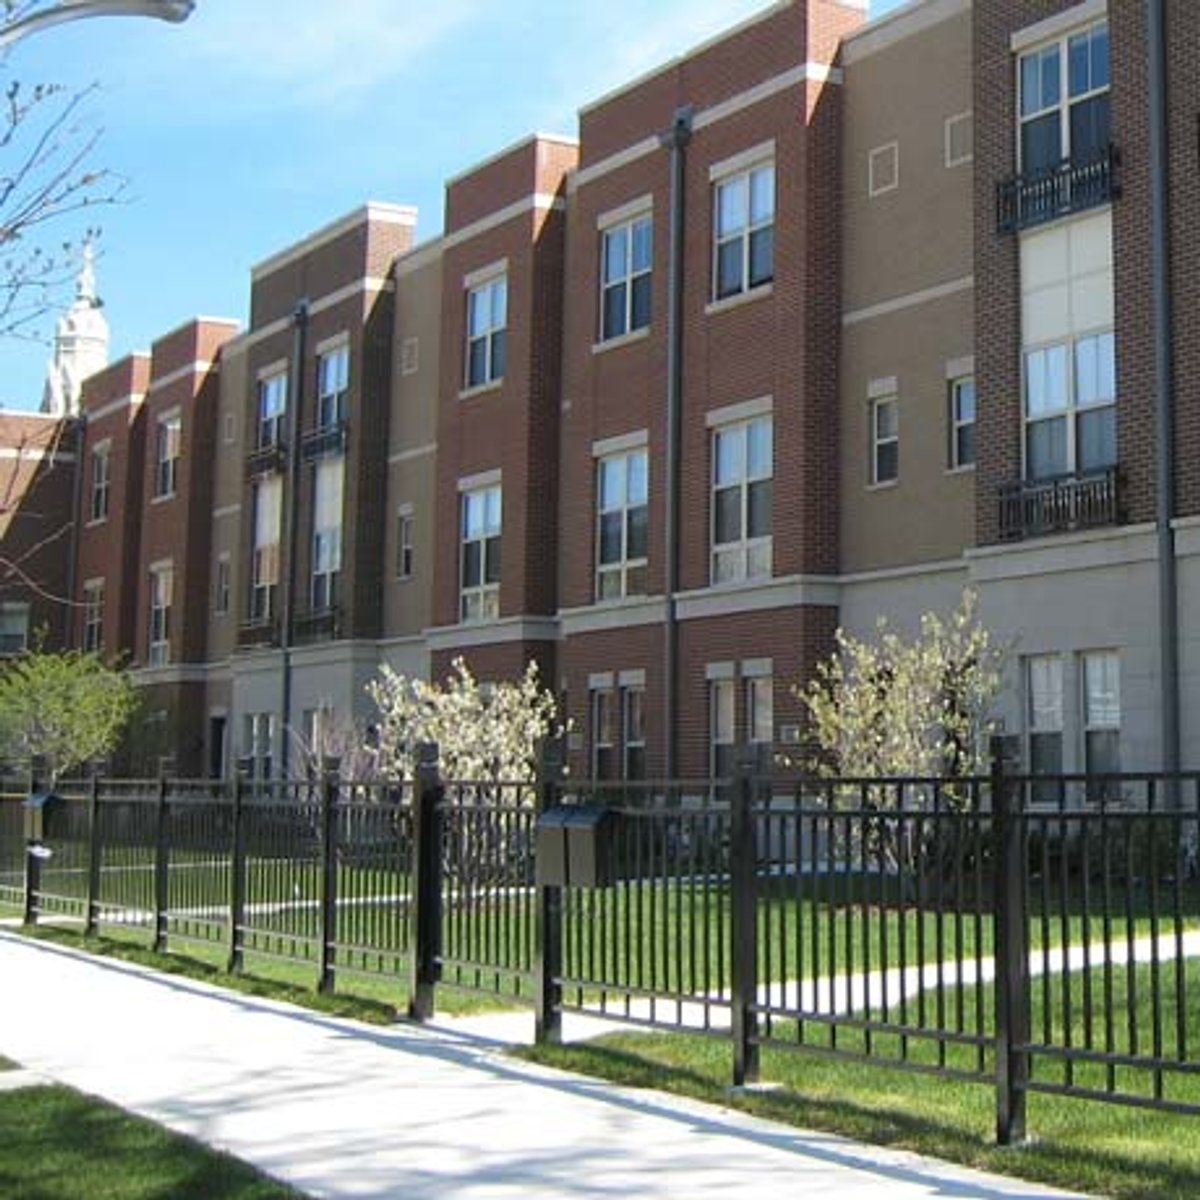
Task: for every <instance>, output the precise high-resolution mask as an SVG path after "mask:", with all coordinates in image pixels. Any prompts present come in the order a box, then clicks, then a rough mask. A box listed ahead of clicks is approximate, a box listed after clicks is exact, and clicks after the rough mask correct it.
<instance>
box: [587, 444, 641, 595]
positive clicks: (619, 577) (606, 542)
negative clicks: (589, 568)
mask: <svg viewBox="0 0 1200 1200" xmlns="http://www.w3.org/2000/svg"><path fill="white" fill-rule="evenodd" d="M597 468H598V469H597V489H596V491H597V494H596V525H597V528H596V547H597V555H596V598H597V599H598V600H613V599H617V598H618V597H621V596H639V595H643V594H644V593H645V591H646V554H647V549H646V545H647V523H648V519H649V518H648V505H647V501H648V486H647V457H646V451H645V450H644V449H640V450H633V451H630V452H629V453H627V454H612V455H609V456H608V457H607V458H602V459H600V461H599V463H598V464H597Z"/></svg>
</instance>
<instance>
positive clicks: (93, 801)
mask: <svg viewBox="0 0 1200 1200" xmlns="http://www.w3.org/2000/svg"><path fill="white" fill-rule="evenodd" d="M84 911H85V916H84V923H83V932H84V934H85V935H86V936H87V937H91V936H92V935H93V934H94V933H95V932H96V925H97V920H98V917H99V913H100V776H99V775H97V774H95V773H94V772H93V774H92V781H91V790H90V791H89V792H88V874H87V908H86V909H85V910H84Z"/></svg>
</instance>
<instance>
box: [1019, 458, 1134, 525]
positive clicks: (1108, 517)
mask: <svg viewBox="0 0 1200 1200" xmlns="http://www.w3.org/2000/svg"><path fill="white" fill-rule="evenodd" d="M999 497H1000V537H1001V539H1002V540H1003V541H1008V542H1016V541H1020V540H1021V539H1023V538H1034V537H1044V536H1045V535H1046V534H1050V533H1068V532H1070V531H1072V530H1077V529H1096V528H1099V527H1101V526H1104V525H1120V524H1121V523H1122V522H1123V521H1124V519H1125V517H1124V512H1123V508H1122V504H1121V476H1120V472H1119V471H1118V470H1117V468H1116V467H1108V468H1106V469H1104V470H1102V471H1089V472H1087V473H1085V474H1079V475H1060V476H1058V477H1056V478H1054V479H1031V480H1024V481H1022V482H1019V483H1010V484H1006V485H1004V486H1003V487H1001V488H1000V491H999Z"/></svg>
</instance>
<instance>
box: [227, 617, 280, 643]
mask: <svg viewBox="0 0 1200 1200" xmlns="http://www.w3.org/2000/svg"><path fill="white" fill-rule="evenodd" d="M237 644H238V649H239V650H253V649H255V648H257V647H261V646H278V645H279V622H278V621H277V620H276V619H275V618H274V617H252V618H251V619H250V620H249V621H243V622H242V623H241V625H240V626H238V639H237Z"/></svg>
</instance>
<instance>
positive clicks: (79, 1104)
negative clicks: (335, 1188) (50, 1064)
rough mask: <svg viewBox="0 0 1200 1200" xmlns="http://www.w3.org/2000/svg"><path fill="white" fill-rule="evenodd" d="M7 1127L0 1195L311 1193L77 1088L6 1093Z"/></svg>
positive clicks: (100, 1197) (47, 1198)
mask: <svg viewBox="0 0 1200 1200" xmlns="http://www.w3.org/2000/svg"><path fill="white" fill-rule="evenodd" d="M0 1128H2V1129H3V1130H4V1137H3V1138H2V1139H0V1196H21V1197H23V1198H24V1200H77V1197H79V1196H80V1195H81V1194H83V1193H82V1192H81V1190H80V1189H81V1187H84V1188H86V1194H87V1196H88V1200H161V1198H162V1197H164V1196H170V1197H172V1200H288V1198H293V1197H294V1198H299V1197H301V1196H302V1194H303V1193H301V1192H297V1191H296V1190H294V1189H293V1188H290V1187H287V1186H286V1185H284V1184H282V1183H278V1182H276V1181H275V1180H272V1179H269V1178H268V1177H267V1176H265V1175H262V1174H260V1173H259V1172H258V1171H256V1170H254V1168H252V1167H249V1166H247V1165H246V1164H245V1163H242V1162H239V1161H238V1160H237V1159H235V1158H232V1157H231V1156H229V1155H227V1154H221V1153H218V1152H217V1151H214V1150H210V1149H208V1148H207V1147H205V1146H202V1145H201V1144H200V1143H199V1142H196V1141H193V1140H192V1139H191V1138H187V1137H183V1136H182V1135H180V1134H176V1133H171V1132H169V1131H168V1130H166V1129H163V1128H162V1127H161V1126H158V1125H156V1124H154V1123H153V1122H152V1121H146V1120H143V1119H142V1118H140V1117H134V1116H130V1115H129V1114H128V1113H125V1112H123V1111H122V1110H121V1109H119V1108H116V1107H114V1106H113V1105H110V1104H106V1103H104V1102H103V1101H101V1100H96V1099H94V1098H92V1097H90V1096H84V1095H81V1094H80V1093H79V1092H75V1091H72V1090H71V1089H70V1088H65V1087H32V1088H22V1089H21V1090H19V1091H15V1092H5V1093H0ZM85 1181H86V1182H85Z"/></svg>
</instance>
